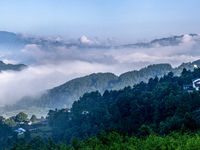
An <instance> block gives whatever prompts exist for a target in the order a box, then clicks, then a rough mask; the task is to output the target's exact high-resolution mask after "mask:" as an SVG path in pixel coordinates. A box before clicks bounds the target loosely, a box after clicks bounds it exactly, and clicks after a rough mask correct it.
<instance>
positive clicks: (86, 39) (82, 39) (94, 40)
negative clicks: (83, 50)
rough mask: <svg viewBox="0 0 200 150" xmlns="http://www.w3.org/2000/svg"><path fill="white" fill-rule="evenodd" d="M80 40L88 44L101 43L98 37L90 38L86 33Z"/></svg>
mask: <svg viewBox="0 0 200 150" xmlns="http://www.w3.org/2000/svg"><path fill="white" fill-rule="evenodd" d="M80 42H81V43H82V44H87V45H100V42H99V41H98V40H97V39H95V38H94V39H91V40H90V39H88V38H87V37H86V36H84V35H83V36H82V37H81V38H80Z"/></svg>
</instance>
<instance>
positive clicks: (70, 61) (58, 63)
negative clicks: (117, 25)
mask: <svg viewBox="0 0 200 150" xmlns="http://www.w3.org/2000/svg"><path fill="white" fill-rule="evenodd" d="M20 38H21V39H22V41H23V40H24V39H25V40H24V41H26V42H25V43H24V45H23V46H22V47H20V48H17V47H16V50H15V51H14V52H13V49H12V51H10V52H9V51H8V50H7V51H1V52H2V54H1V55H0V59H1V60H3V61H4V62H5V63H25V64H28V68H26V69H24V70H22V71H20V72H15V71H2V72H1V73H0V89H1V91H0V104H1V105H4V104H12V103H15V102H17V101H18V100H19V99H21V98H22V97H24V96H26V95H32V96H34V95H37V94H38V93H41V92H43V91H45V90H47V89H50V88H53V87H55V86H58V85H61V84H63V83H65V82H67V81H69V80H71V79H74V78H77V77H81V76H84V75H88V74H91V73H98V72H112V73H115V74H116V75H120V74H121V73H124V72H126V71H131V70H138V69H140V68H142V67H145V66H147V65H149V64H158V63H170V64H171V65H172V66H173V67H176V66H178V65H180V64H181V63H183V62H190V61H195V60H198V59H200V35H199V34H198V35H196V36H191V35H187V34H186V35H184V36H182V37H181V38H179V39H176V40H178V41H177V42H178V44H177V45H167V46H161V45H159V44H155V43H154V45H152V46H151V47H148V48H145V47H132V48H127V47H123V46H120V47H118V48H116V47H115V46H116V45H117V44H118V40H116V39H114V38H109V39H107V40H106V41H105V42H101V41H99V40H98V38H88V37H86V36H82V37H81V38H80V39H78V40H69V41H65V40H63V39H62V38H60V37H56V38H51V37H50V38H49V37H45V38H44V37H42V38H38V37H30V36H29V35H21V36H20ZM27 41H30V42H27Z"/></svg>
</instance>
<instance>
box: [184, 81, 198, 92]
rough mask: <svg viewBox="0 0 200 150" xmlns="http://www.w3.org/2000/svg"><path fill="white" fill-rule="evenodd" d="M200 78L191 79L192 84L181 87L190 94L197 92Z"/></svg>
mask: <svg viewBox="0 0 200 150" xmlns="http://www.w3.org/2000/svg"><path fill="white" fill-rule="evenodd" d="M199 87H200V78H195V79H192V84H187V85H183V89H184V90H187V91H188V92H192V91H193V90H194V89H195V90H197V91H199Z"/></svg>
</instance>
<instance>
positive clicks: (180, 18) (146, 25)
mask: <svg viewBox="0 0 200 150" xmlns="http://www.w3.org/2000/svg"><path fill="white" fill-rule="evenodd" d="M199 5H200V1H199V0H175V1H174V0H168V1H165V0H151V1H149V0H123V1H121V0H74V1H72V0H59V1H55V0H42V1H41V0H20V1H16V0H1V1H0V30H1V31H10V32H15V33H29V34H33V35H39V36H61V37H63V38H64V39H77V38H80V37H81V36H83V35H85V36H87V37H90V38H93V37H97V38H99V39H101V40H105V39H107V38H116V39H119V40H120V42H122V44H124V43H130V42H137V41H150V40H153V39H155V38H161V37H168V36H171V35H183V34H190V33H199V25H200V19H199V14H200V9H199Z"/></svg>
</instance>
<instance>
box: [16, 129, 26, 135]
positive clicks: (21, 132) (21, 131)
mask: <svg viewBox="0 0 200 150" xmlns="http://www.w3.org/2000/svg"><path fill="white" fill-rule="evenodd" d="M14 131H15V132H17V133H18V135H20V134H24V132H26V130H24V129H23V128H19V129H17V130H14Z"/></svg>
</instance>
